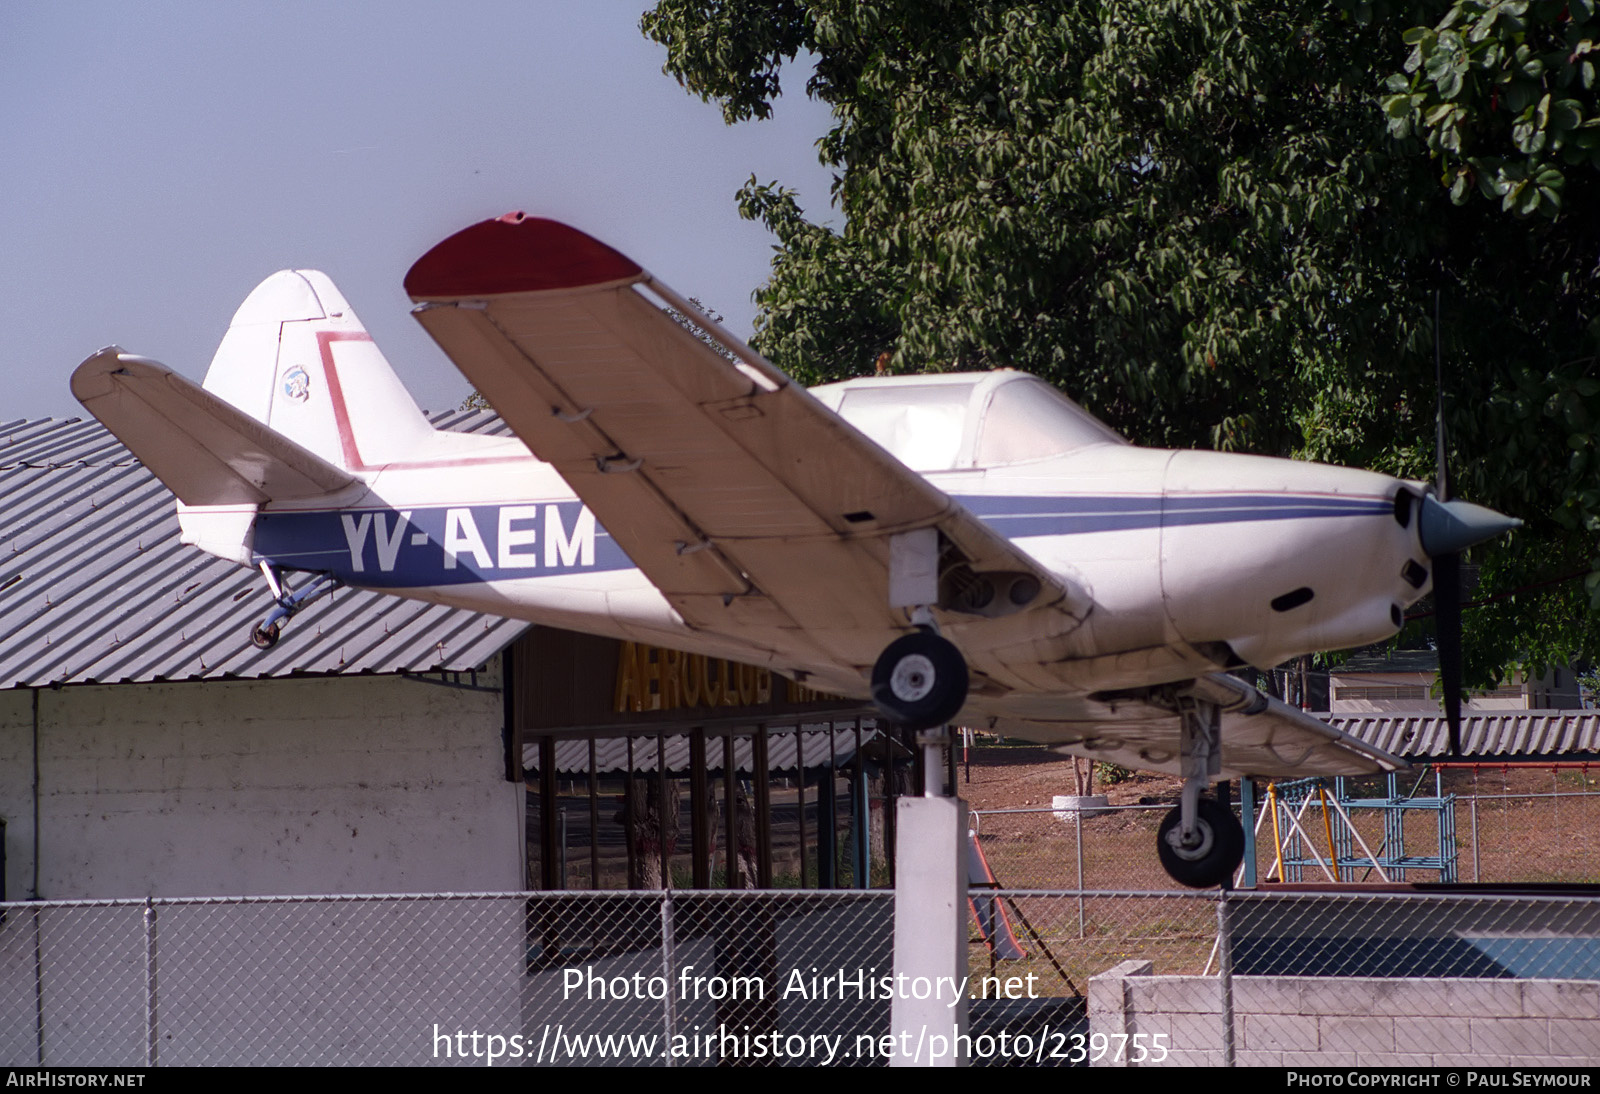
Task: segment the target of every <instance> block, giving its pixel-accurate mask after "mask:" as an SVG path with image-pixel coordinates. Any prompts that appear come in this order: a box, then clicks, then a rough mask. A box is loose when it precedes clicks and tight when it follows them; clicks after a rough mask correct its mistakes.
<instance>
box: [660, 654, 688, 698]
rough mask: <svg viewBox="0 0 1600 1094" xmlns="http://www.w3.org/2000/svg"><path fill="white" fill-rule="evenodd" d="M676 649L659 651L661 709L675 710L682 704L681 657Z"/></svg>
mask: <svg viewBox="0 0 1600 1094" xmlns="http://www.w3.org/2000/svg"><path fill="white" fill-rule="evenodd" d="M684 656H685V655H684V654H683V653H681V652H680V651H678V650H668V649H663V650H662V651H661V709H662V710H676V709H677V708H678V707H680V706H682V705H683V659H684Z"/></svg>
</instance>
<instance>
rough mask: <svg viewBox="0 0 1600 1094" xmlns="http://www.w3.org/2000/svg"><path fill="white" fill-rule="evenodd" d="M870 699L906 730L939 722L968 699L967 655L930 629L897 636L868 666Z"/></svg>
mask: <svg viewBox="0 0 1600 1094" xmlns="http://www.w3.org/2000/svg"><path fill="white" fill-rule="evenodd" d="M872 701H873V703H874V704H876V705H877V708H878V710H880V711H881V712H882V713H883V716H884V717H885V718H888V719H889V720H890V721H893V722H896V723H898V724H900V725H902V726H904V727H905V728H907V729H909V730H912V731H917V730H924V729H934V728H936V727H938V726H942V725H944V724H946V723H947V722H949V721H950V719H952V718H954V717H955V716H956V714H957V712H959V711H960V710H961V707H962V705H963V704H965V703H966V701H967V661H966V658H964V657H962V656H961V651H960V650H958V649H956V648H955V646H954V645H952V644H951V643H950V642H947V641H946V640H944V639H943V638H940V637H939V636H938V635H936V634H934V633H932V632H931V631H916V632H914V633H912V634H907V635H904V636H902V637H900V638H897V639H895V640H894V641H893V642H891V643H889V646H888V648H887V649H885V650H884V651H883V653H882V654H881V655H880V656H879V657H878V663H877V664H875V665H874V666H873V667H872Z"/></svg>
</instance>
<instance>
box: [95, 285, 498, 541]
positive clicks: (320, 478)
mask: <svg viewBox="0 0 1600 1094" xmlns="http://www.w3.org/2000/svg"><path fill="white" fill-rule="evenodd" d="M72 391H73V394H74V395H76V396H77V398H78V401H79V402H81V403H83V405H84V406H85V407H86V408H87V409H88V410H89V412H90V413H92V414H93V415H94V416H95V417H96V418H99V419H100V421H101V422H103V423H104V424H105V425H106V427H107V428H108V429H110V430H111V432H112V433H114V434H115V435H116V436H117V438H118V439H119V440H121V441H122V442H123V443H124V444H125V445H127V446H128V448H129V450H130V451H132V452H133V454H134V455H135V456H137V457H138V458H139V460H140V461H141V462H142V463H143V464H144V465H145V466H146V467H148V468H149V469H150V470H151V471H153V472H154V473H155V475H156V476H157V477H158V478H159V479H161V481H162V482H164V483H166V485H167V486H168V488H170V489H171V490H172V492H173V493H174V494H176V495H177V496H178V501H179V503H180V504H179V506H178V520H179V523H180V525H182V528H183V539H184V542H186V543H192V544H194V545H195V546H197V547H200V548H201V549H202V550H206V551H209V552H211V553H212V554H215V555H220V556H221V557H223V558H230V559H233V560H234V561H236V562H241V563H244V564H246V565H250V564H252V561H253V555H252V542H253V526H254V521H255V516H256V512H257V510H258V508H259V507H260V506H261V505H263V504H265V503H267V502H269V501H297V500H304V499H310V498H321V497H329V496H333V495H338V494H340V493H341V492H342V491H345V490H347V489H348V488H350V487H354V486H357V485H358V484H360V483H361V481H362V478H361V476H362V472H367V471H375V470H377V469H379V468H381V467H383V466H385V465H387V464H390V463H393V462H396V461H398V460H401V459H408V458H409V459H415V458H417V457H418V456H419V455H420V456H423V457H424V458H426V456H427V455H429V454H433V453H436V452H438V451H440V450H442V449H446V448H449V447H450V445H451V444H452V443H454V444H455V445H456V446H459V445H460V444H461V443H462V442H463V441H465V440H468V438H464V437H460V436H458V435H456V434H442V433H437V432H435V430H434V429H433V427H432V425H431V424H429V422H428V420H427V418H425V417H424V416H423V414H422V412H421V411H420V410H418V409H417V405H416V403H414V402H413V401H412V399H411V396H410V395H409V394H408V393H407V392H406V390H405V388H404V387H403V386H402V385H401V383H400V380H399V378H398V377H396V376H395V374H394V372H393V370H392V369H390V367H389V363H388V362H387V361H385V360H384V358H383V354H381V353H379V352H378V348H377V347H376V346H375V345H373V343H372V337H371V335H369V334H368V333H367V332H366V329H365V328H364V327H362V325H361V322H360V320H358V319H357V318H356V316H355V312H354V311H352V310H351V308H350V305H349V304H348V303H346V301H345V299H344V297H343V296H341V295H340V293H339V290H338V289H336V288H334V286H333V282H332V281H330V280H329V279H328V277H327V276H326V275H325V274H322V273H318V272H317V271H315V270H284V271H282V272H280V273H275V274H273V275H272V276H271V277H269V278H267V279H266V280H265V281H263V282H262V283H261V284H260V285H259V286H257V288H256V289H255V291H254V292H252V293H251V294H250V295H249V296H248V297H247V298H246V299H245V302H244V303H243V304H242V305H240V307H239V310H238V312H237V313H236V314H235V315H234V317H233V323H232V325H231V326H229V328H228V333H227V334H226V335H225V336H224V337H223V339H222V344H221V345H220V346H219V347H218V348H217V353H216V356H215V357H214V358H213V359H212V362H211V369H210V371H209V372H207V373H206V379H205V383H204V385H203V386H202V385H200V384H196V383H194V381H192V380H189V379H187V378H185V377H183V376H181V375H179V374H178V373H176V372H173V371H172V370H171V369H169V368H167V367H166V366H165V365H162V364H160V363H159V362H156V361H151V360H148V359H146V358H143V357H137V356H134V355H133V354H129V353H125V352H123V350H122V349H121V348H120V347H117V346H111V347H109V348H107V349H103V350H101V351H100V352H99V353H96V354H94V355H93V356H91V357H90V358H89V359H88V360H86V361H84V362H83V363H82V364H81V365H79V366H78V368H77V370H76V371H75V372H74V373H73V374H72ZM470 440H471V441H480V440H481V438H476V437H473V438H470Z"/></svg>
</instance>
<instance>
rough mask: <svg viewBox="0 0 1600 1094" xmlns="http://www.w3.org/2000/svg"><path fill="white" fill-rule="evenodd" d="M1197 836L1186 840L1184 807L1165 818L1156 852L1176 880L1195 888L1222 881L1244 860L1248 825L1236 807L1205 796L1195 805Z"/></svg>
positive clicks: (1202, 887)
mask: <svg viewBox="0 0 1600 1094" xmlns="http://www.w3.org/2000/svg"><path fill="white" fill-rule="evenodd" d="M1194 829H1195V830H1194V837H1193V839H1192V840H1191V841H1190V842H1189V843H1187V844H1186V843H1185V842H1184V841H1183V837H1182V833H1183V828H1182V810H1181V809H1174V810H1173V811H1172V812H1170V813H1168V814H1167V815H1166V818H1165V819H1164V820H1162V822H1161V831H1160V832H1159V833H1157V835H1156V854H1158V855H1159V856H1160V857H1161V865H1162V867H1163V868H1164V869H1165V870H1166V871H1167V873H1168V874H1169V875H1171V877H1172V880H1173V881H1176V882H1177V883H1178V884H1180V885H1187V886H1188V887H1189V888H1191V889H1209V888H1210V887H1211V886H1213V885H1221V884H1222V883H1223V882H1224V881H1226V880H1227V879H1228V878H1231V877H1232V876H1233V872H1234V871H1235V870H1237V869H1238V868H1239V863H1240V862H1242V861H1243V860H1244V828H1243V827H1242V826H1241V825H1240V824H1239V819H1238V818H1237V817H1235V816H1234V815H1233V810H1231V809H1229V808H1228V807H1227V806H1225V805H1223V804H1222V803H1221V802H1219V801H1217V800H1216V799H1214V798H1201V799H1200V800H1199V802H1198V803H1197V805H1196V808H1195V819H1194Z"/></svg>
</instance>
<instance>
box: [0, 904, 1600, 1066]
mask: <svg viewBox="0 0 1600 1094" xmlns="http://www.w3.org/2000/svg"><path fill="white" fill-rule="evenodd" d="M971 903H972V912H973V915H972V917H971V920H970V922H971V924H972V927H973V935H972V942H971V946H970V949H969V974H970V979H969V982H968V985H967V995H968V996H969V998H970V1003H969V1007H970V1018H969V1022H968V1026H967V1034H966V1036H967V1041H966V1042H965V1044H964V1046H963V1047H964V1049H965V1051H966V1052H967V1053H968V1054H969V1055H970V1057H971V1059H972V1062H973V1063H975V1064H982V1065H1007V1064H1033V1065H1039V1064H1049V1065H1061V1066H1072V1065H1094V1064H1100V1065H1105V1064H1138V1065H1159V1064H1178V1065H1183V1064H1227V1063H1235V1064H1271V1065H1323V1066H1345V1065H1353V1066H1362V1065H1404V1064H1417V1065H1424V1064H1460V1063H1468V1062H1471V1063H1478V1064H1525V1065H1534V1064H1545V1065H1573V1064H1587V1065H1593V1064H1595V1063H1600V896H1588V895H1584V896H1562V897H1548V896H1546V897H1539V896H1521V897H1513V896H1504V895H1482V894H1473V895H1462V894H1418V893H1391V892H1371V893H1357V894H1353V893H1349V892H1339V893H1334V892H1315V893H1307V892H1298V893H1297V892H1284V891H1261V892H1253V893H1252V892H1236V893H1232V894H1222V893H1217V892H1188V891H1182V892H1164V891H1120V892H1119V891H1107V890H1083V889H1065V890H1053V891H1036V890H1034V891H1027V890H978V889H975V890H973V891H972V893H971ZM893 907H894V896H893V894H892V893H888V892H799V893H797V892H715V893H713V892H666V893H662V892H652V893H646V892H632V893H615V892H612V893H543V894H476V895H474V894H446V895H434V896H373V897H289V898H257V899H252V898H241V899H230V900H224V899H193V900H149V901H77V902H44V901H41V902H36V903H27V904H7V905H0V913H3V916H4V921H3V923H0V1061H3V1062H4V1063H6V1064H9V1065H32V1064H45V1065H68V1064H98V1065H111V1066H116V1065H124V1066H127V1065H133V1066H137V1065H142V1064H160V1065H173V1064H219V1063H226V1064H271V1063H295V1064H307V1063H342V1064H469V1065H470V1064H479V1065H481V1064H488V1063H497V1064H513V1065H529V1064H540V1063H545V1064H549V1063H555V1064H596V1065H608V1066H615V1065H629V1064H658V1065H659V1064H672V1065H680V1066H698V1065H729V1064H735V1065H737V1064H771V1063H785V1064H788V1063H797V1064H822V1063H831V1064H851V1065H861V1064H869V1065H870V1064H881V1063H885V1062H887V1059H888V1058H889V1056H891V1055H892V1054H893V1053H894V1052H895V1051H896V1050H897V1049H896V1046H895V1044H894V1039H893V1032H894V1031H893V1030H892V1028H891V1001H892V998H893V996H894V995H895V993H896V992H898V991H902V990H907V989H905V988H904V986H903V982H902V981H900V980H899V979H898V978H897V977H896V976H895V975H894V970H893V952H892V950H893V930H894V924H893ZM952 1021H954V1019H952ZM946 1032H954V1030H953V1028H952V1030H951V1031H946Z"/></svg>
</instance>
